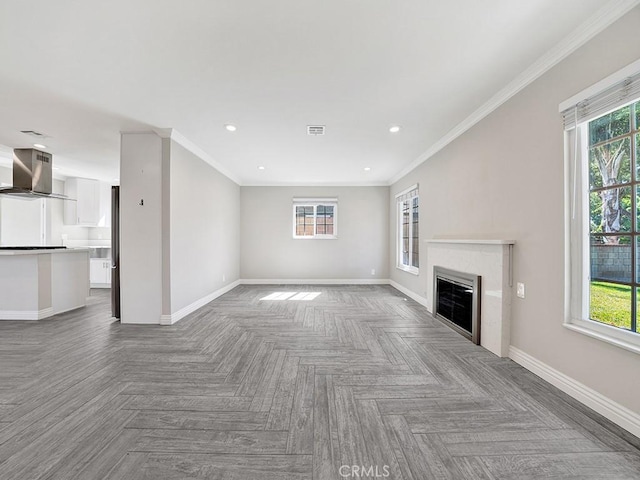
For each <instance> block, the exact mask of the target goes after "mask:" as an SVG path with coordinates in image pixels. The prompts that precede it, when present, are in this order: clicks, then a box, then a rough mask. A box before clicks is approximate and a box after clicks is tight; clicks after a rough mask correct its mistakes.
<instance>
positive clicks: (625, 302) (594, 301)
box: [589, 282, 631, 329]
mask: <svg viewBox="0 0 640 480" xmlns="http://www.w3.org/2000/svg"><path fill="white" fill-rule="evenodd" d="M589 313H590V317H591V319H592V320H598V321H599V322H602V323H607V324H609V325H613V326H616V327H621V328H626V329H630V328H631V287H628V286H626V285H618V284H616V283H606V282H591V307H590V312H589Z"/></svg>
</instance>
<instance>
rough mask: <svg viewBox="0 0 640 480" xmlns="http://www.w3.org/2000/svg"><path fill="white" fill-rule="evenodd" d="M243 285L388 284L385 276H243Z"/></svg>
mask: <svg viewBox="0 0 640 480" xmlns="http://www.w3.org/2000/svg"><path fill="white" fill-rule="evenodd" d="M242 284H243V285H388V284H389V280H388V279H386V278H320V279H318V278H245V279H244V280H242Z"/></svg>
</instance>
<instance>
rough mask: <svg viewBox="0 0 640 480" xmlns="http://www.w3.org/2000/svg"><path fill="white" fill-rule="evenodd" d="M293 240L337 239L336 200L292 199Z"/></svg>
mask: <svg viewBox="0 0 640 480" xmlns="http://www.w3.org/2000/svg"><path fill="white" fill-rule="evenodd" d="M293 238H316V239H336V238H338V199H337V198H294V199H293Z"/></svg>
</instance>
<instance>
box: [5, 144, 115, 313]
mask: <svg viewBox="0 0 640 480" xmlns="http://www.w3.org/2000/svg"><path fill="white" fill-rule="evenodd" d="M52 160H53V159H52V155H51V154H48V153H46V152H42V151H39V150H36V149H16V151H15V152H14V155H13V160H12V164H11V165H7V164H6V162H5V163H3V164H0V320H40V319H43V318H47V317H49V316H52V315H56V314H58V313H62V312H64V311H69V310H73V309H75V308H79V307H82V306H84V305H86V303H87V301H88V300H89V297H90V295H91V292H90V289H97V288H100V289H109V288H111V284H112V271H113V268H112V265H113V255H112V243H111V222H112V218H111V217H112V215H111V213H112V198H111V196H112V188H111V183H109V182H105V181H100V180H97V179H92V178H83V177H69V176H67V177H62V176H58V175H56V176H55V178H54V176H53V173H54V171H55V167H54V166H53V161H52Z"/></svg>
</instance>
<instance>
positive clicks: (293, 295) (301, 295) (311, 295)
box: [260, 292, 322, 302]
mask: <svg viewBox="0 0 640 480" xmlns="http://www.w3.org/2000/svg"><path fill="white" fill-rule="evenodd" d="M321 293H322V292H273V293H271V294H269V295H267V296H266V297H262V298H261V299H260V301H262V300H297V301H304V302H308V301H311V300H313V299H315V298H316V297H317V296H318V295H320V294H321Z"/></svg>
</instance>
